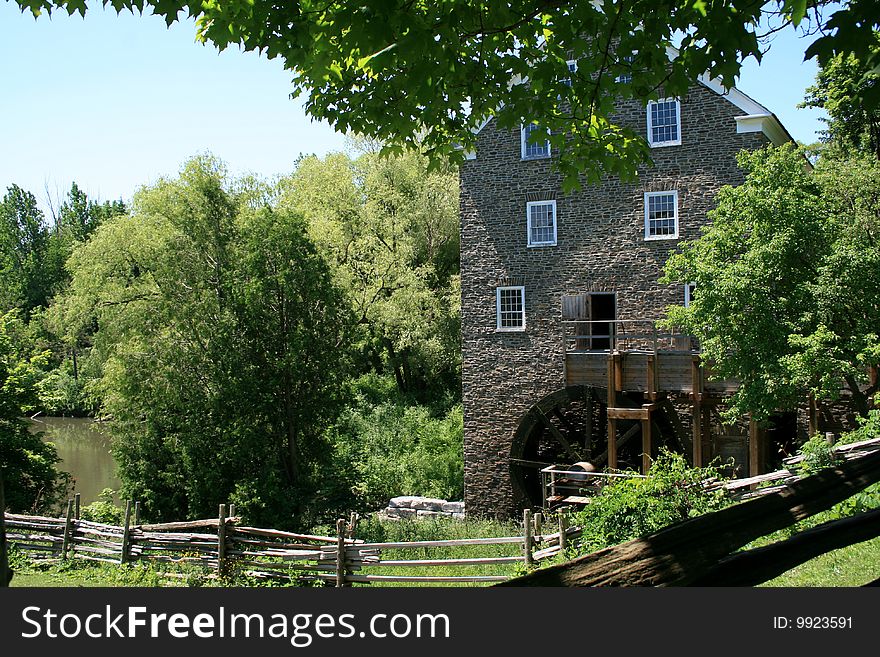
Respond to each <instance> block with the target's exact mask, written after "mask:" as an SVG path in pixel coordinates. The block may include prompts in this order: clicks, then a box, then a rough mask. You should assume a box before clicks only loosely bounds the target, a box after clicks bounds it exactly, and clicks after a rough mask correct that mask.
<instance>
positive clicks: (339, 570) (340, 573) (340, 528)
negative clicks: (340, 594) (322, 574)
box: [336, 518, 345, 587]
mask: <svg viewBox="0 0 880 657" xmlns="http://www.w3.org/2000/svg"><path fill="white" fill-rule="evenodd" d="M336 586H337V587H343V586H345V520H343V519H342V518H340V519H339V520H337V521H336Z"/></svg>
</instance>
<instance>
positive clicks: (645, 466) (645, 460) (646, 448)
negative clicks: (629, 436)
mask: <svg viewBox="0 0 880 657" xmlns="http://www.w3.org/2000/svg"><path fill="white" fill-rule="evenodd" d="M650 469H651V414H650V412H648V417H646V418H645V419H643V420H642V474H648V470H650Z"/></svg>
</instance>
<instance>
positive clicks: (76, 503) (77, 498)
mask: <svg viewBox="0 0 880 657" xmlns="http://www.w3.org/2000/svg"><path fill="white" fill-rule="evenodd" d="M79 502H80V494H79V493H76V494H75V495H74V496H73V508H74V513H73V517H74V518H76V519H77V520H79Z"/></svg>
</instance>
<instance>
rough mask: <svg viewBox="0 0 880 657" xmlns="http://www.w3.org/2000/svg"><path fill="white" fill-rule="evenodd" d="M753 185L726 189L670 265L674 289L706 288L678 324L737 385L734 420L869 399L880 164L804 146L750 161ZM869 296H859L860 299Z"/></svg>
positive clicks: (675, 317)
mask: <svg viewBox="0 0 880 657" xmlns="http://www.w3.org/2000/svg"><path fill="white" fill-rule="evenodd" d="M739 163H740V166H741V167H743V168H744V169H745V171H746V172H747V177H746V182H745V184H743V185H741V186H739V187H725V188H723V189H722V190H721V192H720V193H719V195H718V206H717V208H716V209H715V210H713V211H712V212H710V214H709V216H710V219H711V220H712V223H711V224H710V225H709V226H708V227H707V228H706V229H704V231H703V234H702V236H701V237H700V238H699V239H698V240H695V241H692V242H689V243H684V244H682V245H681V247H680V252H678V253H676V254H674V255H673V256H672V257H670V259H669V261H668V262H667V264H666V269H665V272H666V275H665V278H664V279H663V280H664V281H665V282H673V281H676V282H679V283H684V282H695V283H696V292H695V294H694V299H693V300H692V303H691V304H690V305H689V306H688V307H687V308H683V307H672V308H670V309H669V316H668V319H669V323H670V324H672V325H676V326H679V327H681V328H682V329H683V330H684V331H685V332H688V333H690V334H692V335H694V336H696V337H697V338H698V339H699V341H700V344H701V348H702V352H703V357H704V358H705V359H706V360H708V361H710V362H711V363H712V367H713V371H714V372H715V373H716V375H717V376H719V377H721V378H735V379H737V380H739V381H740V387H739V389H738V390H737V392H736V393H735V394H734V396H733V399H732V403H731V405H730V409H729V415H731V416H736V415H738V414H740V413H746V412H751V413H753V414H754V416H755V417H757V418H759V419H760V418H766V417H767V416H768V415H769V414H771V413H773V412H774V411H775V410H777V409H790V408H794V407H795V406H796V405H797V404H798V402H799V401H800V400H801V399H803V398H804V397H805V396H806V393H807V392H808V391H809V392H812V393H813V394H814V395H815V396H816V398H817V399H836V398H837V397H838V396H839V393H840V389H841V387H842V386H845V387H847V388H849V391H850V393H851V394H852V399H853V403H854V406H855V408H856V410H858V411H859V412H860V414H862V415H864V414H866V413H867V410H868V403H867V401H868V399H869V396H870V395H871V394H873V393H874V392H875V391H876V390H874V389H868V390H867V392H866V391H865V390H864V387H863V386H864V384H865V382H866V373H867V369H868V367H870V366H872V365H876V364H877V363H878V362H880V339H878V330H877V327H878V326H880V247H878V244H880V243H878V241H877V238H878V236H880V164H878V162H877V161H876V160H874V159H872V158H866V157H858V158H853V159H847V160H837V159H833V158H820V159H819V161H818V163H817V164H816V169H815V172H812V171H811V169H810V167H808V166H807V163H806V160H805V159H804V155H803V153H802V152H801V151H799V150H797V149H795V148H794V147H792V146H786V147H783V148H778V149H774V148H767V149H764V150H761V151H756V152H753V153H746V152H743V153H741V154H740V156H739ZM855 291H857V293H856V292H855Z"/></svg>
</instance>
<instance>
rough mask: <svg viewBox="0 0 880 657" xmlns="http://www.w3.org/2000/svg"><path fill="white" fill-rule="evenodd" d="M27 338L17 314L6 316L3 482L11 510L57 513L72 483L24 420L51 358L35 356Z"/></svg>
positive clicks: (0, 338) (0, 400)
mask: <svg viewBox="0 0 880 657" xmlns="http://www.w3.org/2000/svg"><path fill="white" fill-rule="evenodd" d="M25 335H26V328H25V326H24V323H23V322H22V321H21V319H20V317H18V315H17V313H16V312H10V313H6V314H3V315H0V478H2V480H3V482H4V483H3V492H4V497H5V508H6V509H10V510H12V511H14V512H18V513H23V512H40V511H48V510H53V509H54V508H55V506H56V505H57V503H58V502H59V501H60V500H61V499H62V498H63V496H64V495H65V493H66V492H67V488H68V479H69V477H68V476H67V475H66V474H65V473H59V472H58V470H56V467H55V466H56V465H57V463H58V461H59V459H58V454H57V452H56V451H55V446H54V445H53V444H52V443H47V442H44V441H43V439H42V437H41V435H40V434H37V433H34V432H31V431H30V430H29V428H28V422H27V420H26V419H24V417H23V416H24V415H25V414H26V413H28V412H29V411H32V410H33V409H34V407H35V405H36V402H37V393H36V383H37V381H38V379H39V377H40V367H41V366H42V365H43V364H44V362H45V359H46V357H47V354H45V353H41V354H37V355H36V356H33V355H30V354H29V353H28V350H27V348H26V346H27V345H26V342H27V341H26V339H24V336H25ZM3 510H4V509H2V508H0V512H2V511H3Z"/></svg>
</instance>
